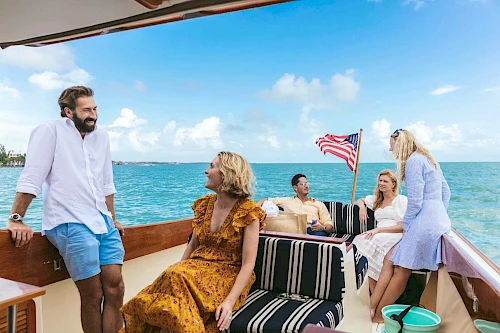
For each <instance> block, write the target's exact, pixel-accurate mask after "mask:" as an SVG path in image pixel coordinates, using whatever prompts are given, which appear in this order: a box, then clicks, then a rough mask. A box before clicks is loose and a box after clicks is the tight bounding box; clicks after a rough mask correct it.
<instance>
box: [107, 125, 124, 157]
mask: <svg viewBox="0 0 500 333" xmlns="http://www.w3.org/2000/svg"><path fill="white" fill-rule="evenodd" d="M107 132H108V135H109V145H110V149H111V151H112V152H115V151H120V138H121V137H122V136H123V132H114V131H109V130H108V131H107Z"/></svg>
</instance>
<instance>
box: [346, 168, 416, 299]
mask: <svg viewBox="0 0 500 333" xmlns="http://www.w3.org/2000/svg"><path fill="white" fill-rule="evenodd" d="M377 180H378V184H377V187H376V188H375V192H374V194H373V195H369V196H367V197H366V198H362V199H359V200H358V201H357V202H356V204H357V205H358V207H359V220H360V222H361V223H366V220H367V218H368V215H367V211H366V210H367V207H368V208H370V209H372V210H373V211H374V212H375V220H376V221H377V227H376V228H375V229H373V230H368V231H366V232H364V233H362V234H361V235H358V236H356V238H354V241H353V244H355V245H356V247H357V248H358V251H359V252H360V253H361V254H362V255H364V256H365V257H366V258H367V259H368V282H369V286H370V292H373V290H374V289H375V285H376V284H377V281H378V277H379V275H380V271H381V270H382V264H383V262H384V256H385V255H386V253H387V252H389V250H390V249H391V248H392V247H393V246H394V245H395V244H396V243H397V242H399V240H400V239H401V237H402V236H403V227H402V221H403V216H404V214H405V211H406V205H407V203H408V199H407V198H406V197H405V196H404V195H401V194H399V195H398V178H397V176H396V174H395V173H394V171H392V170H382V171H381V172H380V174H379V175H378V178H377Z"/></svg>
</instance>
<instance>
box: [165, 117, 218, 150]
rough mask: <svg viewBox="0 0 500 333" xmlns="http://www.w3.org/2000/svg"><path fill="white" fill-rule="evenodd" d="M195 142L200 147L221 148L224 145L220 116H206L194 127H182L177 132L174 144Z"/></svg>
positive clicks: (181, 144)
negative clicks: (221, 135)
mask: <svg viewBox="0 0 500 333" xmlns="http://www.w3.org/2000/svg"><path fill="white" fill-rule="evenodd" d="M186 144H193V145H195V146H198V147H202V148H204V147H207V146H209V147H213V148H220V147H222V146H223V143H222V140H221V137H220V119H219V118H218V117H210V118H205V119H203V121H202V122H201V123H198V124H196V125H195V126H194V127H190V128H186V127H181V128H178V129H177V132H176V133H175V139H174V146H183V145H186Z"/></svg>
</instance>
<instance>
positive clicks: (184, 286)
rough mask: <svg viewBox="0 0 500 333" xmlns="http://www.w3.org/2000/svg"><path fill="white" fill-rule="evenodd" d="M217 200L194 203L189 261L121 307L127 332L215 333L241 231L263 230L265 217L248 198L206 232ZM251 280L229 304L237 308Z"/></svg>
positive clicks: (237, 264)
mask: <svg viewBox="0 0 500 333" xmlns="http://www.w3.org/2000/svg"><path fill="white" fill-rule="evenodd" d="M216 198H217V196H216V195H215V194H209V195H205V196H203V197H201V198H200V199H198V200H196V201H195V202H194V204H193V206H192V208H193V211H194V219H193V229H194V230H195V231H196V236H197V237H198V240H199V243H200V244H199V246H198V247H197V248H196V249H195V250H194V251H193V253H192V254H191V256H190V258H189V259H187V260H182V261H180V262H178V263H176V264H174V265H172V266H170V267H169V268H167V269H166V270H165V271H164V272H163V273H162V274H161V275H160V276H159V277H158V278H157V279H156V280H155V281H154V282H153V283H152V284H151V285H150V286H148V287H146V288H144V289H143V290H142V291H141V292H140V293H139V294H137V296H135V297H134V298H132V299H131V300H130V301H129V302H127V303H126V304H125V305H124V306H123V307H122V308H121V311H122V313H123V316H124V319H125V329H123V330H122V331H121V332H127V333H153V332H159V328H166V329H168V330H170V331H171V332H176V333H203V332H207V333H208V332H219V329H218V328H217V323H216V321H215V316H214V314H215V310H216V309H217V307H218V306H219V305H220V304H221V303H222V302H223V301H224V299H225V298H226V297H227V295H229V292H230V291H231V288H232V287H233V285H234V282H235V280H236V276H237V275H238V273H239V272H240V268H241V261H242V246H243V228H244V227H246V226H247V225H249V224H250V223H252V221H254V220H259V221H260V228H261V229H262V227H263V226H264V219H265V218H266V213H265V212H264V211H263V210H262V208H261V207H260V206H259V205H258V204H257V203H255V202H254V201H252V200H251V199H240V200H238V202H237V203H236V204H235V205H234V207H233V209H232V210H231V212H230V213H229V214H228V216H227V218H226V220H225V221H224V222H223V224H222V226H221V228H220V229H219V231H217V232H216V233H211V231H210V223H211V220H212V213H213V210H214V203H215V200H216ZM254 281H255V273H253V274H252V277H251V278H250V281H248V284H247V286H246V287H245V289H244V290H243V292H242V293H241V295H240V297H239V299H238V300H237V301H236V303H235V304H234V308H233V311H235V310H237V309H238V308H240V307H241V306H242V305H243V303H244V302H245V299H246V297H247V295H248V292H249V290H250V287H251V286H252V284H253V283H254Z"/></svg>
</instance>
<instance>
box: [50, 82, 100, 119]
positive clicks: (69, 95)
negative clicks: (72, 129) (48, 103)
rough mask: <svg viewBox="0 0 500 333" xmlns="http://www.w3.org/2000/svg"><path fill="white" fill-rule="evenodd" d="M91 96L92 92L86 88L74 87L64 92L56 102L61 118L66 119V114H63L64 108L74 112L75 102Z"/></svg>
mask: <svg viewBox="0 0 500 333" xmlns="http://www.w3.org/2000/svg"><path fill="white" fill-rule="evenodd" d="M92 96H94V92H93V91H92V89H90V88H88V87H83V86H76V87H71V88H68V89H66V90H64V91H63V92H62V94H61V96H59V100H58V103H59V107H60V108H61V117H63V118H64V117H66V112H64V108H66V107H67V108H69V109H70V110H71V111H72V112H75V109H76V100H77V99H78V98H80V97H92Z"/></svg>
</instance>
